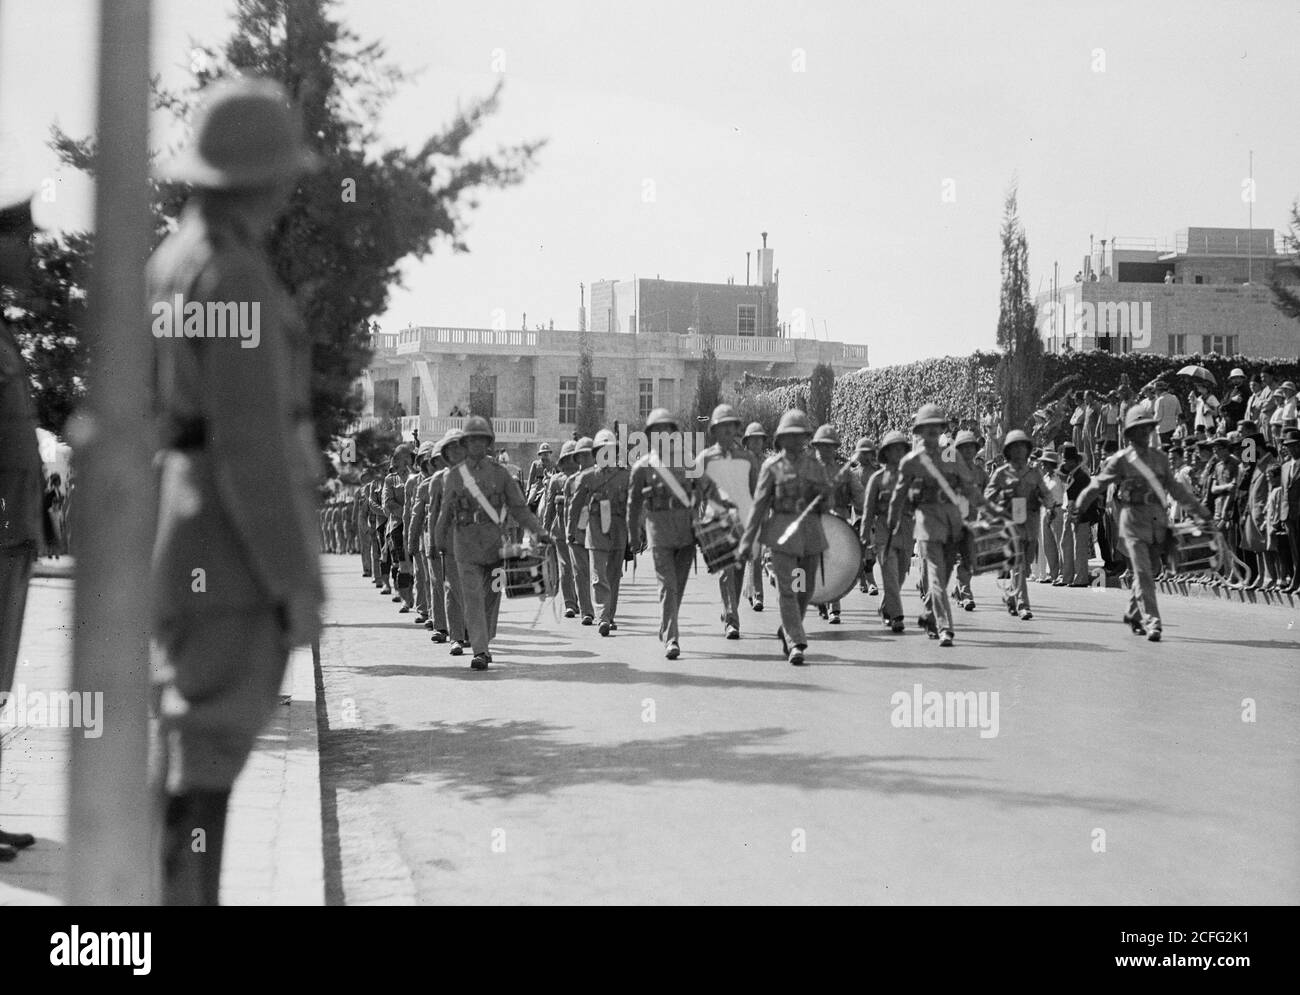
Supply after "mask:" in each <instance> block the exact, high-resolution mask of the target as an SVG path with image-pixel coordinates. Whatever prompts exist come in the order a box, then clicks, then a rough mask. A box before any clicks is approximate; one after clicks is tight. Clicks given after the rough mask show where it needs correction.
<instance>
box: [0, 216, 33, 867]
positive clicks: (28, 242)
mask: <svg viewBox="0 0 1300 995" xmlns="http://www.w3.org/2000/svg"><path fill="white" fill-rule="evenodd" d="M35 232H36V228H35V226H34V225H33V224H32V213H31V202H30V201H29V200H22V201H19V202H18V203H15V204H8V205H6V204H5V203H4V202H3V201H0V287H2V288H3V289H5V290H12V291H16V292H26V291H28V290H30V288H31V261H32V236H33V235H34V234H35ZM42 476H43V474H42V471H41V455H40V449H39V447H38V445H37V442H36V414H35V410H34V406H33V404H32V398H31V388H30V386H29V382H28V379H27V364H26V363H25V362H24V360H23V354H22V351H21V350H20V349H19V348H18V341H17V339H16V338H15V337H14V334H13V330H12V329H11V328H10V327H9V323H8V322H7V321H6V320H5V309H4V308H3V307H0V698H4V697H7V696H8V694H9V691H10V688H12V687H13V682H14V674H15V673H16V672H17V669H18V642H19V639H20V637H21V636H22V632H23V615H24V614H25V613H26V610H27V585H28V582H29V581H30V580H31V576H32V570H33V568H34V567H35V564H36V551H37V546H38V544H39V543H40V541H41V537H42V535H43V533H44V525H43V522H42V507H43V504H42V495H41V486H42ZM35 842H36V838H35V837H34V836H32V835H31V834H30V833H8V832H5V831H3V830H0V862H3V861H9V860H13V859H14V858H15V857H16V856H17V854H18V850H20V849H22V848H23V847H28V846H32V845H33V844H35Z"/></svg>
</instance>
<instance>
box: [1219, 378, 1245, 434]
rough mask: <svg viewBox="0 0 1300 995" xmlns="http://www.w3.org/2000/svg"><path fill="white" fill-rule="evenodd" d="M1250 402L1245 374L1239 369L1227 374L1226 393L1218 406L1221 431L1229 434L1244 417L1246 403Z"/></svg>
mask: <svg viewBox="0 0 1300 995" xmlns="http://www.w3.org/2000/svg"><path fill="white" fill-rule="evenodd" d="M1249 400H1250V388H1249V387H1248V386H1247V384H1246V374H1245V373H1244V372H1243V371H1242V370H1241V368H1240V367H1237V368H1234V369H1233V371H1232V372H1231V373H1229V374H1228V392H1227V393H1226V394H1225V395H1224V398H1223V403H1222V404H1221V405H1219V417H1220V418H1221V419H1222V420H1223V430H1224V431H1225V432H1231V431H1232V430H1233V429H1234V428H1236V427H1237V422H1239V421H1241V420H1242V419H1243V418H1245V417H1246V402H1247V401H1249Z"/></svg>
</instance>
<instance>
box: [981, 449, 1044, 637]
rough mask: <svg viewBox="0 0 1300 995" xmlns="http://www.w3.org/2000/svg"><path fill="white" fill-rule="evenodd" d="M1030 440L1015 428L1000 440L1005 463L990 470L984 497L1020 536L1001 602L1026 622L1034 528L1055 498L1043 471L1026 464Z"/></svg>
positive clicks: (1035, 536) (1030, 614)
mask: <svg viewBox="0 0 1300 995" xmlns="http://www.w3.org/2000/svg"><path fill="white" fill-rule="evenodd" d="M1033 448H1034V443H1033V440H1031V439H1030V438H1029V436H1028V435H1026V434H1025V433H1024V432H1021V431H1020V430H1019V429H1015V430H1013V431H1010V432H1008V433H1007V437H1006V439H1005V440H1003V443H1002V455H1003V456H1004V457H1005V458H1006V462H1005V463H1003V464H1002V465H1001V466H1000V467H998V468H997V469H996V470H994V471H993V476H991V477H990V478H989V482H988V485H987V486H986V487H985V488H984V496H985V497H986V498H987V499H988V501H989V503H990V504H991V505H992V506H993V508H994V509H995V510H996V511H997V513H998V514H999V515H1000V516H1001V517H1003V518H1005V519H1006V520H1007V521H1009V522H1010V523H1011V526H1012V528H1014V529H1015V530H1016V533H1017V535H1018V537H1019V539H1020V555H1019V556H1017V557H1016V561H1015V562H1014V563H1013V564H1012V565H1011V593H1010V594H1008V595H1007V597H1006V600H1005V601H1004V602H1003V604H1004V605H1005V607H1006V609H1007V611H1008V612H1009V613H1010V614H1012V615H1019V616H1020V618H1021V619H1022V620H1023V621H1026V622H1028V621H1029V620H1030V619H1031V618H1033V617H1034V613H1033V612H1032V611H1031V610H1030V608H1029V570H1030V566H1031V565H1032V564H1033V562H1034V560H1035V559H1036V558H1037V556H1038V534H1037V530H1036V529H1035V528H1034V525H1035V523H1037V522H1038V521H1039V518H1040V512H1041V511H1042V510H1043V509H1047V510H1048V511H1051V510H1053V509H1054V507H1055V505H1056V503H1057V499H1056V495H1055V493H1054V492H1053V491H1052V488H1051V487H1050V486H1049V485H1048V482H1047V480H1046V479H1045V478H1044V477H1043V473H1042V471H1041V470H1039V469H1038V468H1037V467H1034V466H1030V465H1029V453H1030V451H1031V450H1032V449H1033Z"/></svg>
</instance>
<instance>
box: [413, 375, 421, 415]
mask: <svg viewBox="0 0 1300 995" xmlns="http://www.w3.org/2000/svg"><path fill="white" fill-rule="evenodd" d="M419 413H420V378H419V377H411V414H412V415H418V414H419Z"/></svg>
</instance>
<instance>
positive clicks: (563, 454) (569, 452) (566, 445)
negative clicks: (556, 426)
mask: <svg viewBox="0 0 1300 995" xmlns="http://www.w3.org/2000/svg"><path fill="white" fill-rule="evenodd" d="M576 445H577V443H576V442H574V441H573V440H572V439H565V440H564V442H563V443H561V444H560V456H559V458H560V459H562V460H566V459H572V458H573V447H574V446H576Z"/></svg>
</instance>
